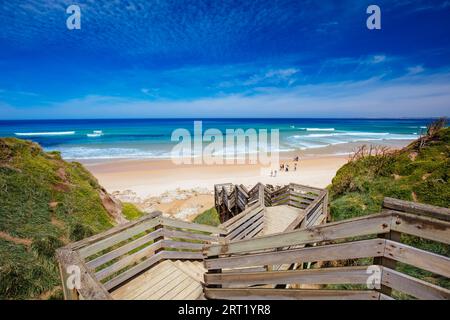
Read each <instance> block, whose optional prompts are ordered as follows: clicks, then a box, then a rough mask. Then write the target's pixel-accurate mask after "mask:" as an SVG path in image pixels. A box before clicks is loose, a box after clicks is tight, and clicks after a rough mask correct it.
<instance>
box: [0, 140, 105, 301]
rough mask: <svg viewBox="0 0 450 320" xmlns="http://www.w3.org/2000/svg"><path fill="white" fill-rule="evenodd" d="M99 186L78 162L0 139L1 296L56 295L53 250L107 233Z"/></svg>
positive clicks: (29, 144)
mask: <svg viewBox="0 0 450 320" xmlns="http://www.w3.org/2000/svg"><path fill="white" fill-rule="evenodd" d="M100 190H101V187H100V186H99V184H98V183H97V181H96V179H95V178H94V177H93V176H92V175H91V174H90V173H89V172H88V171H86V170H85V169H84V168H83V167H82V165H81V164H79V163H76V162H70V163H69V162H66V161H64V160H62V159H61V156H60V154H59V153H57V152H50V153H47V152H44V151H43V150H42V149H41V147H40V146H39V145H38V144H35V143H32V142H29V141H24V140H19V139H14V138H5V139H0V279H1V281H0V298H1V299H30V298H49V297H54V298H58V297H61V293H60V290H58V285H59V282H60V280H59V275H58V271H57V266H56V262H55V259H54V251H55V249H56V248H58V247H60V246H62V245H64V244H66V243H68V242H71V241H76V240H79V239H82V238H85V237H87V236H89V235H92V234H94V233H97V232H100V231H102V230H105V229H108V228H110V227H111V226H112V225H113V220H112V219H111V217H110V215H109V214H108V212H107V210H106V209H105V207H104V206H103V204H102V201H101V198H100V196H99V192H100Z"/></svg>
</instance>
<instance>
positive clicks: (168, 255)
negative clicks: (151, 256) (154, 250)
mask: <svg viewBox="0 0 450 320" xmlns="http://www.w3.org/2000/svg"><path fill="white" fill-rule="evenodd" d="M163 252H164V253H165V254H164V258H165V259H171V260H177V259H182V260H183V259H187V260H202V259H203V255H202V253H201V252H189V251H163Z"/></svg>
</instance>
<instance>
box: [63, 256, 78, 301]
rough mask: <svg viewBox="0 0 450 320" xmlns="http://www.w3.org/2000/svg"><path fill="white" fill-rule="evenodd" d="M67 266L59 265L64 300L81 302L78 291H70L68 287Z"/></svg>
mask: <svg viewBox="0 0 450 320" xmlns="http://www.w3.org/2000/svg"><path fill="white" fill-rule="evenodd" d="M65 268H66V266H65V265H63V264H61V263H59V274H60V275H61V282H62V289H63V293H64V300H79V299H80V297H79V295H78V292H77V290H76V289H75V288H74V289H69V288H68V287H67V278H68V277H67V272H66V270H65Z"/></svg>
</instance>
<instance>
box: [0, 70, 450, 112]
mask: <svg viewBox="0 0 450 320" xmlns="http://www.w3.org/2000/svg"><path fill="white" fill-rule="evenodd" d="M0 109H2V110H8V114H14V115H16V117H17V118H28V119H30V118H31V119H33V118H49V117H56V118H68V117H69V118H83V117H125V118H127V117H128V118H129V117H237V116H240V117H391V118H398V117H434V116H449V115H450V73H440V74H434V75H433V74H432V75H430V74H427V75H425V74H424V75H421V74H416V75H407V76H404V77H402V78H398V79H394V80H389V81H386V80H380V79H379V78H371V79H367V80H364V81H347V82H336V83H323V84H314V85H301V86H296V87H291V88H288V89H279V88H278V89H276V88H274V89H273V90H271V91H267V92H264V91H262V92H261V93H260V94H257V95H252V96H244V95H237V94H236V95H227V96H220V97H210V98H202V99H195V100H183V101H180V100H177V101H174V100H172V101H167V100H164V101H161V100H154V101H148V100H142V99H129V98H122V97H112V96H96V95H90V96H86V97H84V98H81V99H73V100H70V101H65V102H61V103H55V104H52V105H47V106H41V107H38V106H36V107H33V108H31V109H21V108H13V107H12V106H6V105H3V106H0Z"/></svg>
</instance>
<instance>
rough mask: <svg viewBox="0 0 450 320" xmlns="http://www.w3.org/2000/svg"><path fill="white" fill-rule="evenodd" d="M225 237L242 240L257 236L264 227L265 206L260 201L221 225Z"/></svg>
mask: <svg viewBox="0 0 450 320" xmlns="http://www.w3.org/2000/svg"><path fill="white" fill-rule="evenodd" d="M220 227H221V228H222V229H225V230H226V233H225V239H227V240H230V241H231V240H241V239H250V238H254V237H257V236H258V235H260V234H261V232H262V230H263V228H264V207H263V206H261V205H260V203H259V202H257V203H255V204H254V205H252V206H251V207H248V208H247V209H246V210H244V211H243V212H241V213H240V214H238V215H236V216H234V217H233V218H231V219H230V220H228V221H226V222H225V223H222V224H221V225H220Z"/></svg>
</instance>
